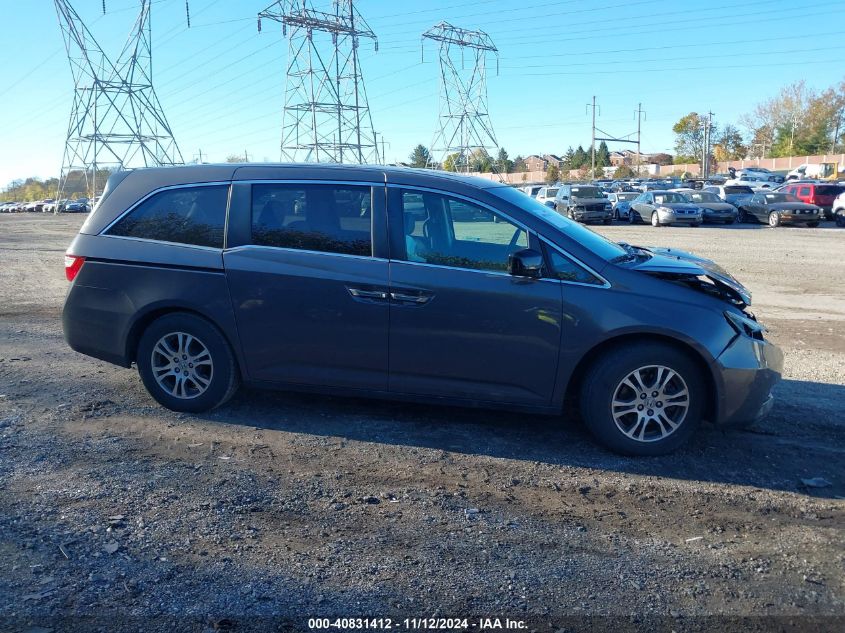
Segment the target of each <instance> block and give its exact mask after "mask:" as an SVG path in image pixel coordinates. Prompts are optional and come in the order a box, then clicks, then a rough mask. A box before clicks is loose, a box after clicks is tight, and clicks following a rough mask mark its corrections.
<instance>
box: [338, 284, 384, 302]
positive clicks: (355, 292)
mask: <svg viewBox="0 0 845 633" xmlns="http://www.w3.org/2000/svg"><path fill="white" fill-rule="evenodd" d="M347 290H348V291H349V294H351V295H352V296H353V297H355V298H356V299H380V300H384V299H387V297H388V294H387V291H386V290H367V289H365V288H348V287H347Z"/></svg>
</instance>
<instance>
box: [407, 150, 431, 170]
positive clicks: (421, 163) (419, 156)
mask: <svg viewBox="0 0 845 633" xmlns="http://www.w3.org/2000/svg"><path fill="white" fill-rule="evenodd" d="M430 158H431V156H430V154H429V151H428V148H427V147H426V146H425V145H417V146H416V147H415V148H414V151H413V152H411V155H410V156H408V161H409V162H410V163H411V167H425V166H426V165H428V161H429V159H430Z"/></svg>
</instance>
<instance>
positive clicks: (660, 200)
mask: <svg viewBox="0 0 845 633" xmlns="http://www.w3.org/2000/svg"><path fill="white" fill-rule="evenodd" d="M654 201H655V202H656V203H657V204H679V203H681V202H689V200H687V198H686V197H685V196H684V194H682V193H675V192H673V191H669V192H667V193H656V194H654Z"/></svg>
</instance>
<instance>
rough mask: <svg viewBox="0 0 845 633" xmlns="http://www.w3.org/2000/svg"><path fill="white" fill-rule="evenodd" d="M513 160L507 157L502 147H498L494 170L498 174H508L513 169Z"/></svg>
mask: <svg viewBox="0 0 845 633" xmlns="http://www.w3.org/2000/svg"><path fill="white" fill-rule="evenodd" d="M513 163H514V162H513V161H512V160H510V159H509V158H508V153H507V152H506V151H505V148H504V147H500V148H499V154H498V156H497V157H496V170H497V171H498V172H499V173H500V174H509V173H511V172H512V171H513V166H514V164H513Z"/></svg>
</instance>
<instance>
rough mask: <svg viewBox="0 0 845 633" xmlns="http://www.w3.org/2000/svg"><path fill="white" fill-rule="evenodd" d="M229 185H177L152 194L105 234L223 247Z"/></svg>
mask: <svg viewBox="0 0 845 633" xmlns="http://www.w3.org/2000/svg"><path fill="white" fill-rule="evenodd" d="M228 198H229V187H228V185H213V186H208V187H180V188H178V189H169V190H167V191H161V192H159V193H156V194H153V195H152V196H151V197H149V198H147V199H146V200H144V201H143V202H142V203H140V204H139V205H138V206H137V207H135V208H134V209H133V210H132V211H131V212H129V213H128V214H127V215H126V216H124V217H123V218H122V219H121V220H120V221H119V222H117V224H115V225H114V226H113V227H112V228H111V229H109V231H108V235H119V236H121V237H136V238H142V239H146V240H157V241H161V242H176V243H178V244H193V245H196V246H211V247H213V248H223V233H224V230H225V226H226V205H227V201H228Z"/></svg>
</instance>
